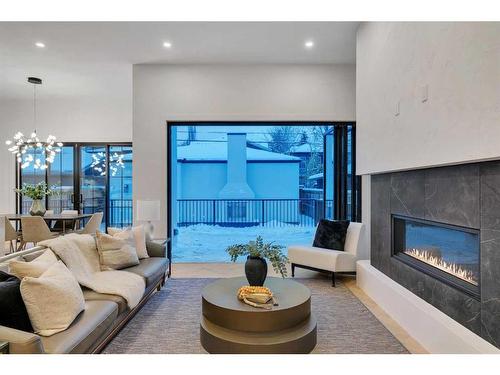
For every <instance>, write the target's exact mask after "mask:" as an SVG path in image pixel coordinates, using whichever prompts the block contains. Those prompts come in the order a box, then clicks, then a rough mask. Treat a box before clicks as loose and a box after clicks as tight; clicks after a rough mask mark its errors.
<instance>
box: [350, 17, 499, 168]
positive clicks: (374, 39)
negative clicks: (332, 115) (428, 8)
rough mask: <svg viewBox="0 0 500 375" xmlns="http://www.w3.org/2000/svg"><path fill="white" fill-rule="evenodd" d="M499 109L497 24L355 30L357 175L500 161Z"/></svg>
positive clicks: (381, 25)
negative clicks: (493, 159) (499, 159)
mask: <svg viewBox="0 0 500 375" xmlns="http://www.w3.org/2000/svg"><path fill="white" fill-rule="evenodd" d="M499 103H500V23H498V22H497V23H487V22H481V23H472V22H469V23H464V22H458V23H450V22H448V23H444V22H436V23H422V22H407V23H402V22H396V23H394V22H368V23H363V24H361V25H360V27H359V29H358V35H357V49H356V120H357V124H356V125H357V134H356V136H357V150H358V153H357V158H356V160H357V165H356V167H357V172H358V173H359V174H373V173H381V172H387V171H394V170H401V169H412V168H420V167H428V166H436V165H443V164H458V163H461V162H469V161H479V160H484V159H491V158H498V157H500V148H499V147H498V140H499V139H500V126H498V124H499V123H500V104H499ZM398 107H399V109H398Z"/></svg>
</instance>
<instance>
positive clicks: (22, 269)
mask: <svg viewBox="0 0 500 375" xmlns="http://www.w3.org/2000/svg"><path fill="white" fill-rule="evenodd" d="M56 262H57V257H56V255H55V254H54V253H53V252H52V250H50V249H47V250H45V251H44V252H43V254H42V255H40V256H39V257H37V258H35V259H33V260H32V261H31V262H25V261H19V260H13V261H12V262H10V263H9V273H10V274H11V275H14V276H16V277H17V278H18V279H22V278H23V277H26V276H29V277H39V276H40V275H41V274H42V273H44V272H45V271H47V270H48V269H49V267H50V266H52V265H53V264H54V263H56Z"/></svg>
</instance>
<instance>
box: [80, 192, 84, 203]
mask: <svg viewBox="0 0 500 375" xmlns="http://www.w3.org/2000/svg"><path fill="white" fill-rule="evenodd" d="M80 203H83V194H80Z"/></svg>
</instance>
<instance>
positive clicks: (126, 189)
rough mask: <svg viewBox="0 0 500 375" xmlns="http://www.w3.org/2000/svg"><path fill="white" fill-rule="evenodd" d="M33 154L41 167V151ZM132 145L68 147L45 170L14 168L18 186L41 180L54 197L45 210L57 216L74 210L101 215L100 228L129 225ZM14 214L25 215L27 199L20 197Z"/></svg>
mask: <svg viewBox="0 0 500 375" xmlns="http://www.w3.org/2000/svg"><path fill="white" fill-rule="evenodd" d="M31 152H33V158H34V160H36V159H40V161H41V163H42V164H43V162H44V160H43V158H44V155H43V152H41V151H39V152H38V153H37V152H36V151H31ZM132 155H133V153H132V145H131V144H126V143H124V144H100V143H99V144H76V143H73V144H68V143H66V144H65V145H64V146H63V147H62V148H61V152H60V153H57V154H56V156H55V159H54V162H53V163H52V164H50V165H49V168H48V169H46V170H42V169H40V168H35V167H34V166H33V165H31V166H29V167H27V168H24V169H21V168H19V169H18V176H19V180H18V186H20V185H22V184H23V183H28V184H36V183H38V182H41V181H45V182H46V183H47V185H49V186H53V187H54V189H55V190H56V192H57V194H55V195H53V196H50V197H47V200H46V207H47V209H48V210H54V213H56V214H57V213H60V212H61V211H63V210H77V211H78V212H80V213H85V214H92V213H95V212H102V213H103V214H104V216H103V224H102V229H105V228H106V227H108V226H114V227H124V226H130V225H132V219H133V215H132ZM18 202H19V205H18V207H19V208H18V210H17V211H18V212H19V213H23V214H27V213H28V212H29V209H30V206H31V200H29V199H27V198H25V197H22V198H21V197H20V198H19V201H18Z"/></svg>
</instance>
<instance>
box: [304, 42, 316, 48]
mask: <svg viewBox="0 0 500 375" xmlns="http://www.w3.org/2000/svg"><path fill="white" fill-rule="evenodd" d="M304 46H305V47H306V48H313V47H314V42H313V41H312V40H307V41H306V42H305V43H304Z"/></svg>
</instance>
